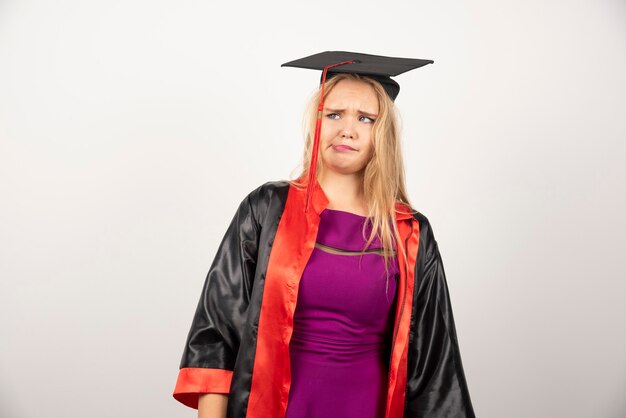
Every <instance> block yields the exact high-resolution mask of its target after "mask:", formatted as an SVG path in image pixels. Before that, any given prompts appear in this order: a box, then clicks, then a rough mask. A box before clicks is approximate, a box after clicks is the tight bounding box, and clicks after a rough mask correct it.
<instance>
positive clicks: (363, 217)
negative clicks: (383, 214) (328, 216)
mask: <svg viewBox="0 0 626 418" xmlns="http://www.w3.org/2000/svg"><path fill="white" fill-rule="evenodd" d="M324 210H325V211H326V210H327V211H330V212H339V213H345V214H348V215H352V216H356V217H358V218H361V219H365V218H367V216H363V215H358V214H356V213H352V212H348V211H345V210H339V209H330V208H325V209H324Z"/></svg>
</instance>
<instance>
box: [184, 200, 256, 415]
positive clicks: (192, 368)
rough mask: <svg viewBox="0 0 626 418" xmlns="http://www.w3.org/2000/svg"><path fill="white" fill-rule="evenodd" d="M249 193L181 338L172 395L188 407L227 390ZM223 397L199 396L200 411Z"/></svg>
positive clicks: (246, 245)
mask: <svg viewBox="0 0 626 418" xmlns="http://www.w3.org/2000/svg"><path fill="white" fill-rule="evenodd" d="M252 193H254V192H252ZM252 193H251V194H252ZM251 194H249V195H248V196H246V198H245V199H244V200H243V201H242V202H241V204H240V205H239V207H238V209H237V212H236V213H235V216H234V217H233V219H232V221H231V223H230V225H229V227H228V229H227V231H226V233H225V235H224V237H223V239H222V242H221V243H220V245H219V248H218V250H217V254H216V255H215V258H214V260H213V263H212V265H211V267H210V269H209V272H208V274H207V277H206V280H205V282H204V286H203V288H202V293H201V296H200V300H199V302H198V306H197V309H196V313H195V315H194V318H193V321H192V324H191V329H190V330H189V334H188V336H187V342H186V345H185V349H184V352H183V356H182V360H181V363H180V370H179V374H178V380H177V382H176V388H175V390H174V394H173V396H174V398H175V399H176V400H178V401H179V402H181V403H183V404H185V405H187V406H189V407H191V408H198V407H199V400H200V399H199V398H200V395H202V394H207V393H210V394H222V395H227V394H228V393H229V392H230V384H231V380H232V374H233V369H234V366H235V360H236V357H237V352H238V351H239V344H240V338H241V330H242V328H243V325H244V321H245V317H246V312H247V308H248V304H249V300H250V294H251V291H252V284H253V280H254V273H255V270H256V259H257V250H258V241H259V234H260V225H259V224H258V223H257V220H256V218H255V216H254V212H253V208H252V205H251V199H250V196H251ZM224 398H226V396H217V395H216V396H205V397H203V405H202V407H203V410H206V409H211V408H212V406H211V405H213V406H215V407H216V408H221V407H224V406H225V402H224ZM217 405H220V406H219V407H218V406H217ZM200 413H202V412H200Z"/></svg>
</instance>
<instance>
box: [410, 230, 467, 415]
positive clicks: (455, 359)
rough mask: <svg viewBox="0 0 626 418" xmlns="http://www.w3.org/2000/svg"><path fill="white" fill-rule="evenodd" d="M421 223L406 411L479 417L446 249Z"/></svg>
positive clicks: (420, 413) (419, 413)
mask: <svg viewBox="0 0 626 418" xmlns="http://www.w3.org/2000/svg"><path fill="white" fill-rule="evenodd" d="M421 228H422V231H423V234H422V236H421V238H420V241H422V242H421V243H420V248H419V251H421V252H422V255H421V256H418V258H419V260H420V261H418V266H417V276H416V280H417V281H416V286H417V295H416V300H415V301H414V306H415V318H414V321H415V328H414V330H415V334H414V336H412V338H414V339H415V341H414V342H413V344H412V345H411V349H412V351H411V354H412V355H410V356H409V362H408V365H407V366H408V385H407V393H406V408H407V411H408V412H409V413H408V414H407V416H420V417H424V418H439V417H455V418H474V417H475V415H474V410H473V407H472V403H471V400H470V395H469V390H468V387H467V382H466V380H465V374H464V372H463V365H462V363H461V353H460V350H459V344H458V341H457V336H456V329H455V324H454V317H453V315H452V305H451V302H450V295H449V292H448V285H447V282H446V275H445V271H444V268H443V262H442V258H441V254H440V253H439V248H438V246H437V241H435V237H434V235H433V232H432V228H431V227H430V225H429V224H428V221H427V220H426V221H425V222H423V226H422V227H421Z"/></svg>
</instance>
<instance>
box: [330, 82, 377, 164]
mask: <svg viewBox="0 0 626 418" xmlns="http://www.w3.org/2000/svg"><path fill="white" fill-rule="evenodd" d="M377 116H378V97H377V96H376V91H375V90H374V88H373V87H372V86H370V85H369V84H367V83H365V82H363V81H359V80H349V79H346V80H341V81H340V82H339V83H337V84H336V85H335V87H334V88H333V89H332V90H331V92H330V93H329V94H328V96H326V101H325V104H324V112H323V115H322V117H323V122H322V130H321V132H320V151H319V152H320V155H319V158H321V160H322V162H323V164H324V170H331V171H333V172H335V173H337V174H355V173H361V172H362V170H363V169H365V166H366V165H367V163H368V162H369V160H370V159H371V157H372V155H373V153H374V145H373V142H372V135H373V132H372V130H373V129H372V128H373V126H374V121H375V120H376V117H377Z"/></svg>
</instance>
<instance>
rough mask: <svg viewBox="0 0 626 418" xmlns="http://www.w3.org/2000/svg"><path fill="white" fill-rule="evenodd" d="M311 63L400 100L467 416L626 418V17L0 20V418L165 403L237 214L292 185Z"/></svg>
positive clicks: (63, 13)
mask: <svg viewBox="0 0 626 418" xmlns="http://www.w3.org/2000/svg"><path fill="white" fill-rule="evenodd" d="M325 50H346V51H358V52H365V53H371V54H381V55H390V56H400V57H412V58H424V59H432V60H434V61H435V62H434V64H431V65H428V66H426V67H423V68H421V69H418V70H415V71H412V72H410V73H406V74H404V75H401V76H399V77H397V80H398V81H399V83H400V84H401V92H400V95H399V97H398V99H397V101H396V104H397V106H398V108H399V110H400V113H401V116H402V120H403V147H404V151H405V162H406V166H407V169H406V175H407V182H408V192H409V195H410V199H411V202H412V204H413V206H414V207H415V208H416V209H418V210H420V211H421V212H423V213H424V214H425V215H426V216H427V217H428V218H429V219H430V221H431V223H432V225H433V230H434V232H435V236H436V238H437V241H438V243H439V247H440V250H441V252H442V256H443V260H444V265H445V267H446V275H447V278H448V285H449V288H450V293H451V298H452V306H453V311H454V315H455V319H456V325H457V333H458V337H459V344H460V348H461V354H462V359H463V364H464V367H465V373H466V376H467V380H468V384H469V388H470V393H471V396H472V401H473V403H474V407H475V410H476V413H477V416H478V417H481V418H502V417H505V418H522V417H523V418H528V417H532V418H554V417H559V418H560V417H568V418H623V417H625V416H626V400H625V399H626V398H624V393H626V331H625V330H626V303H625V300H626V283H625V279H626V257H625V256H624V251H625V250H626V245H625V238H624V237H626V222H625V220H624V219H625V216H624V214H625V213H626V193H625V192H626V187H625V186H624V184H625V182H626V164H624V163H625V162H626V77H625V76H624V75H625V74H626V3H625V2H624V1H619V0H613V1H610V0H588V1H565V0H560V1H559V0H555V1H546V0H543V1H540V0H530V1H517V2H512V1H495V0H477V1H473V2H455V1H449V0H440V1H437V2H426V1H387V2H382V1H365V0H364V1H359V2H357V1H344V2H337V3H328V2H307V3H304V2H295V1H269V2H252V1H250V2H248V3H244V2H231V3H227V2H211V1H185V0H182V1H181V0H177V1H171V0H170V1H165V0H160V1H147V0H124V1H121V0H109V1H89V2H86V1H79V0H59V1H54V2H52V1H44V0H21V1H17V0H5V1H3V2H1V3H0V199H1V205H0V327H1V330H2V331H1V332H2V339H0V353H1V355H0V416H2V417H3V418H4V417H7V418H34V417H41V416H46V417H59V418H60V417H63V418H74V417H83V416H90V417H92V418H101V417H102V418H103V417H151V418H155V417H193V416H195V414H196V412H195V411H194V410H191V409H189V408H186V407H185V406H183V405H182V404H179V403H177V402H176V401H175V400H174V399H173V398H172V395H171V393H172V391H173V388H174V384H175V380H176V375H177V372H178V365H179V362H180V358H181V355H182V350H183V346H184V343H185V338H186V336H187V332H188V329H189V326H190V324H191V319H192V316H193V313H194V311H195V307H196V303H197V300H198V297H199V295H200V290H201V286H202V283H203V282H204V278H205V275H206V272H207V270H208V268H209V266H210V263H211V261H212V259H213V256H214V254H215V251H216V249H217V246H218V244H219V242H220V240H221V238H222V236H223V234H224V232H225V231H226V227H227V225H228V222H230V220H231V218H232V216H233V214H234V211H235V209H236V207H237V205H238V203H239V202H240V201H241V199H243V197H244V196H245V195H246V194H247V193H248V192H250V191H251V190H252V189H254V188H256V187H257V186H258V185H260V184H262V183H264V182H266V181H270V180H279V179H284V178H290V177H293V176H294V175H295V174H296V173H297V169H298V164H299V159H300V156H301V152H302V144H303V139H302V113H303V110H304V104H305V101H306V100H307V99H308V98H309V96H310V95H311V94H312V93H313V91H314V90H315V88H316V87H317V84H318V80H319V73H318V72H316V71H309V70H300V69H294V68H281V67H280V64H281V63H283V62H287V61H290V60H293V59H296V58H300V57H303V56H306V55H310V54H314V53H317V52H321V51H325Z"/></svg>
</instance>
